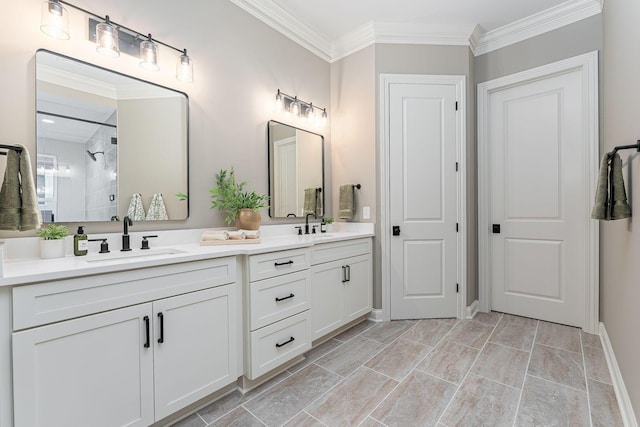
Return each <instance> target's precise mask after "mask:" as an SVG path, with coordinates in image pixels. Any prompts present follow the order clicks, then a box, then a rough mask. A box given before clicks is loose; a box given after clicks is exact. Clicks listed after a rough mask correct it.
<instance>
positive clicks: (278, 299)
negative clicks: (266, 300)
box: [276, 294, 295, 302]
mask: <svg viewBox="0 0 640 427" xmlns="http://www.w3.org/2000/svg"><path fill="white" fill-rule="evenodd" d="M293 297H295V295H294V294H289V296H288V297H282V298H278V297H276V302H280V301H284V300H286V299H289V298H293Z"/></svg>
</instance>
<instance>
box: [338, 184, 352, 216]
mask: <svg viewBox="0 0 640 427" xmlns="http://www.w3.org/2000/svg"><path fill="white" fill-rule="evenodd" d="M354 212H355V200H354V191H353V185H342V186H340V200H339V203H338V218H340V219H352V218H353V214H354Z"/></svg>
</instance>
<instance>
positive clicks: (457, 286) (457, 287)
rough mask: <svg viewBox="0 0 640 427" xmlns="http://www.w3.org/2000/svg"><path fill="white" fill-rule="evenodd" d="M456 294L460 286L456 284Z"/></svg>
mask: <svg viewBox="0 0 640 427" xmlns="http://www.w3.org/2000/svg"><path fill="white" fill-rule="evenodd" d="M456 293H460V284H459V283H456Z"/></svg>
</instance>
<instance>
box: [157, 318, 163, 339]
mask: <svg viewBox="0 0 640 427" xmlns="http://www.w3.org/2000/svg"><path fill="white" fill-rule="evenodd" d="M158 318H159V319H160V338H158V344H162V343H163V342H164V314H162V313H158Z"/></svg>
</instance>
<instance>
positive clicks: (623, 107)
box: [600, 1, 640, 416]
mask: <svg viewBox="0 0 640 427" xmlns="http://www.w3.org/2000/svg"><path fill="white" fill-rule="evenodd" d="M639 18H640V3H639V2H637V1H609V2H606V3H605V7H604V60H603V61H602V62H603V63H604V96H603V104H604V141H603V152H607V151H610V149H611V148H612V147H613V146H616V145H627V144H633V143H635V142H636V140H637V139H638V138H640V120H639V113H638V111H639V110H638V98H640V77H639V74H638V70H640V53H639V51H638V47H639V46H640V33H638V32H637V31H635V28H636V25H637V22H638V19H639ZM620 156H621V157H622V160H623V165H624V179H625V183H626V189H627V197H628V200H629V203H630V205H631V209H632V210H633V214H634V218H632V219H625V220H621V221H611V222H604V221H601V223H600V320H601V321H602V322H603V323H604V325H605V328H606V330H607V333H608V335H609V338H610V339H611V344H612V346H613V350H614V352H615V355H616V359H617V361H618V365H619V366H620V371H621V372H622V377H623V378H624V383H625V385H626V388H627V391H628V392H629V397H630V399H631V403H632V405H633V409H634V411H635V413H636V416H638V415H640V364H639V361H640V340H638V332H637V331H638V325H639V324H640V310H638V301H640V262H638V261H639V260H640V180H639V179H638V178H639V177H640V154H638V153H636V152H635V151H632V150H626V151H622V152H620Z"/></svg>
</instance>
